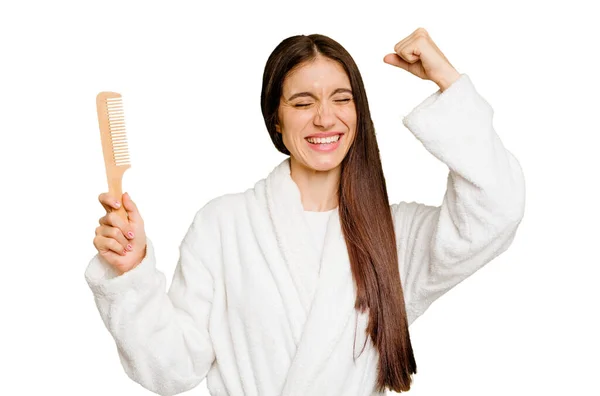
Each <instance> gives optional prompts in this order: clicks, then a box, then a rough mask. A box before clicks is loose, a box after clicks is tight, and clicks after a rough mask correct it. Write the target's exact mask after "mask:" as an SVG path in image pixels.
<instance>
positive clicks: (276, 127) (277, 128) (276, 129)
mask: <svg viewBox="0 0 600 396" xmlns="http://www.w3.org/2000/svg"><path fill="white" fill-rule="evenodd" d="M275 131H277V132H278V133H281V128H280V127H279V124H275Z"/></svg>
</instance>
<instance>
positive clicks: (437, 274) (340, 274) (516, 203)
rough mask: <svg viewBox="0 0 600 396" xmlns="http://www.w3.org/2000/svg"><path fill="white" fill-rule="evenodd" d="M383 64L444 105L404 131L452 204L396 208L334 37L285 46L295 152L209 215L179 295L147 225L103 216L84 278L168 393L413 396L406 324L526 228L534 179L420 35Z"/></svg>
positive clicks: (285, 145) (193, 231)
mask: <svg viewBox="0 0 600 396" xmlns="http://www.w3.org/2000/svg"><path fill="white" fill-rule="evenodd" d="M384 61H385V62H386V63H389V64H391V65H395V66H398V67H400V68H403V69H405V70H407V71H408V72H410V73H412V74H414V75H416V76H418V77H420V78H422V79H428V80H431V81H433V82H435V83H436V84H437V85H438V86H439V88H440V89H439V90H438V91H437V92H435V93H434V94H432V95H430V96H429V97H427V98H426V99H425V100H424V101H423V102H422V103H421V104H419V105H418V106H417V107H416V108H415V109H414V110H413V111H412V112H411V113H410V114H409V115H407V116H406V117H405V118H404V120H403V122H404V125H405V126H406V127H407V128H408V129H409V130H410V131H411V132H412V133H413V134H414V135H415V137H416V138H417V139H419V141H421V142H422V143H423V145H424V146H425V148H426V149H427V150H428V151H429V152H431V153H432V154H433V155H434V156H435V157H436V158H438V159H439V160H440V161H443V162H444V163H445V164H446V165H447V166H448V168H449V173H448V182H447V191H446V194H445V195H444V198H443V202H442V205H441V206H439V207H433V206H426V205H423V204H419V203H414V202H411V203H407V202H400V203H397V204H392V205H390V204H389V202H388V196H387V191H386V184H385V179H384V175H383V172H382V167H381V162H380V157H379V149H378V146H377V140H376V137H375V131H374V126H373V122H372V120H371V116H370V112H369V106H368V102H367V96H366V92H365V88H364V85H363V81H362V78H361V75H360V73H359V70H358V68H357V66H356V64H355V63H354V61H353V59H352V57H351V56H350V55H349V54H348V52H346V51H345V49H344V48H343V47H342V46H341V45H340V44H338V43H337V42H336V41H334V40H332V39H330V38H328V37H326V36H323V35H316V34H315V35H310V36H304V35H301V36H294V37H289V38H287V39H285V40H283V41H282V42H281V43H280V44H279V45H278V46H277V47H276V48H275V50H274V51H273V53H272V54H271V55H270V57H269V59H268V61H267V64H266V67H265V70H264V75H263V86H262V95H261V105H262V113H263V116H264V120H265V124H266V127H267V131H268V132H269V134H270V136H271V139H272V141H273V144H274V146H275V148H276V149H277V150H279V151H280V152H282V153H284V154H286V155H289V157H286V159H285V160H284V161H282V162H281V163H280V164H278V165H277V166H276V167H275V168H274V169H273V171H272V172H271V173H270V174H269V175H268V176H267V177H266V178H264V179H262V180H259V181H258V182H257V183H256V184H255V185H254V187H253V188H251V189H248V190H247V191H244V192H240V193H236V194H227V195H224V196H221V197H218V198H215V199H213V200H211V201H210V202H208V203H207V204H206V205H205V206H204V207H202V208H201V209H199V210H198V212H197V213H196V215H195V217H194V219H193V222H192V223H191V225H190V227H189V229H188V231H187V233H186V236H185V238H184V239H183V241H182V243H181V245H180V254H181V255H180V259H179V261H178V264H177V267H176V271H175V274H174V276H173V281H172V283H171V286H170V289H169V290H168V292H166V290H165V276H164V275H163V273H161V272H160V271H158V270H157V269H156V263H155V256H154V251H153V245H152V243H151V241H150V239H148V238H147V237H146V235H145V232H144V222H143V219H142V216H141V215H140V212H139V210H138V208H137V207H136V205H135V204H134V203H133V201H132V200H131V198H130V196H129V195H128V194H127V193H126V194H124V195H123V197H122V200H123V205H124V207H125V209H126V210H127V213H128V216H129V221H128V222H126V221H122V220H121V219H120V218H119V217H118V216H116V213H113V212H112V211H113V210H114V208H115V207H116V206H113V204H115V203H116V199H118V198H119V197H111V196H108V194H106V193H103V194H100V196H99V200H100V202H101V203H102V205H103V206H104V207H105V209H106V211H107V214H106V215H105V216H104V217H102V218H101V219H100V226H99V227H98V228H97V229H96V236H95V238H94V245H95V246H96V248H97V250H98V254H97V255H96V256H95V257H94V258H93V259H92V260H91V262H90V263H89V266H88V268H87V270H86V273H85V276H86V279H87V282H88V284H89V286H90V288H91V290H92V291H93V293H94V296H95V301H96V304H97V307H98V310H99V312H100V315H101V317H102V319H103V321H104V323H105V324H106V326H107V328H108V330H109V331H110V333H111V334H112V336H113V337H114V339H115V342H116V345H117V347H118V352H119V356H120V358H121V362H122V364H123V367H124V369H125V371H126V373H127V374H128V375H129V377H131V378H132V379H133V380H135V381H136V382H138V383H140V384H141V385H142V386H144V387H146V388H147V389H149V390H151V391H153V392H156V393H158V394H162V395H172V394H176V393H180V392H183V391H186V390H189V389H191V388H193V387H195V386H196V385H198V384H199V383H200V382H201V381H202V380H203V379H204V378H205V377H207V383H208V388H209V390H210V392H211V394H212V395H260V396H266V395H287V396H289V395H303V396H306V395H327V396H331V395H364V396H368V395H373V394H384V392H385V389H386V388H388V389H391V390H394V391H396V392H400V391H407V390H408V389H409V388H410V384H411V376H412V374H414V373H416V371H417V367H416V363H415V358H414V356H413V351H412V347H411V342H410V336H409V330H408V326H409V325H410V324H411V323H412V322H414V320H415V319H416V318H417V317H418V316H420V315H421V314H422V313H423V312H424V311H425V310H426V309H427V308H428V307H429V306H430V305H431V303H432V302H433V301H435V300H436V299H437V298H439V297H440V296H442V295H443V294H444V293H446V292H447V291H448V290H450V289H451V288H452V287H454V286H455V285H457V284H458V283H459V282H461V281H462V280H464V279H465V278H467V277H468V276H470V275H471V274H473V273H474V272H475V271H477V270H478V269H479V268H481V267H482V266H483V265H484V264H486V263H488V262H489V261H490V260H492V259H493V258H495V257H496V256H498V255H499V254H500V253H502V252H503V251H505V250H506V249H507V248H508V246H509V245H510V244H511V242H512V240H513V238H514V236H515V233H516V230H517V227H518V225H519V224H520V222H521V219H522V217H523V212H524V204H525V185H524V178H523V174H522V170H521V167H520V165H519V163H518V161H517V160H516V159H515V157H514V156H513V155H512V154H511V153H510V152H509V151H507V150H506V149H505V148H504V146H503V144H502V143H501V141H500V139H499V137H498V135H497V134H496V132H495V131H494V128H493V126H492V116H493V109H492V107H491V106H490V105H489V104H488V103H487V102H486V101H485V100H484V99H483V98H482V97H481V96H480V95H479V94H478V93H477V91H476V90H475V88H474V86H473V84H472V82H471V81H470V79H469V77H468V76H467V75H466V74H459V73H458V72H457V71H456V70H455V69H454V67H452V65H451V64H450V63H449V62H448V60H447V59H446V58H445V56H444V55H443V54H442V53H441V51H440V50H439V49H438V48H437V46H436V45H435V44H434V43H433V41H432V39H431V37H430V36H429V35H428V34H427V32H426V31H425V30H424V29H421V28H419V29H417V30H416V31H415V32H413V33H412V34H411V35H409V36H408V37H406V38H405V39H403V40H402V41H400V42H399V43H398V44H397V45H396V46H395V53H394V54H388V55H386V56H385V57H384Z"/></svg>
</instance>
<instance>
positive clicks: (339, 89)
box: [288, 88, 352, 101]
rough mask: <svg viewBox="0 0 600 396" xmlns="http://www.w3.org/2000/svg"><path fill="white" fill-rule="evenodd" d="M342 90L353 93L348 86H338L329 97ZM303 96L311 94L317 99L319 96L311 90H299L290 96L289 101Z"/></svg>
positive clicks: (310, 95)
mask: <svg viewBox="0 0 600 396" xmlns="http://www.w3.org/2000/svg"><path fill="white" fill-rule="evenodd" d="M340 92H347V93H349V94H352V90H350V89H348V88H338V89H336V90H335V91H333V92H332V93H331V95H329V97H332V96H333V95H335V94H338V93H340ZM302 96H309V97H311V98H314V99H317V97H316V96H315V95H313V94H312V93H311V92H298V93H295V94H293V95H292V96H290V97H289V98H288V101H291V100H293V99H296V98H299V97H302Z"/></svg>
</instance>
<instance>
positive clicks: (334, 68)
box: [276, 56, 356, 171]
mask: <svg viewBox="0 0 600 396" xmlns="http://www.w3.org/2000/svg"><path fill="white" fill-rule="evenodd" d="M278 116H279V124H278V125H277V126H276V130H277V132H279V133H281V134H282V135H283V143H284V144H285V147H287V149H288V150H289V151H290V155H291V157H292V159H293V160H295V161H297V162H298V163H299V164H301V165H303V166H304V167H306V168H308V169H312V170H317V171H329V170H332V169H334V168H336V167H338V166H339V165H340V164H341V162H342V160H343V159H344V157H345V156H346V153H347V152H348V150H349V149H350V146H351V144H352V142H353V141H354V136H355V134H356V109H355V107H354V99H353V96H352V89H351V87H350V80H349V79H348V76H347V75H346V72H345V71H344V69H343V68H342V66H341V65H339V64H338V63H337V62H336V61H333V60H331V59H329V58H325V57H323V56H318V57H317V58H316V59H315V60H314V61H312V62H309V63H306V64H304V65H302V66H300V67H299V68H298V69H296V70H295V71H293V72H292V73H291V74H289V75H288V76H287V77H286V79H285V81H284V82H283V92H282V97H281V100H280V104H279V109H278ZM319 136H321V137H319ZM311 137H314V138H311Z"/></svg>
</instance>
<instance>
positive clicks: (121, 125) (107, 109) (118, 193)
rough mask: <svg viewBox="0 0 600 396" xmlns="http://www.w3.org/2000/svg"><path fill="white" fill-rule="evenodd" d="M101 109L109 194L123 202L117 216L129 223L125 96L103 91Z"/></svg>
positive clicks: (100, 98) (103, 148) (101, 134)
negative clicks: (125, 184)
mask: <svg viewBox="0 0 600 396" xmlns="http://www.w3.org/2000/svg"><path fill="white" fill-rule="evenodd" d="M96 107H97V110H98V124H99V125H100V138H101V140H102V152H103V154H104V165H105V167H106V179H107V181H108V193H109V194H110V195H111V196H112V197H114V198H116V199H118V200H119V201H121V207H120V208H119V209H116V212H117V214H118V215H119V216H120V217H121V218H122V219H123V220H125V221H129V218H128V216H127V211H126V210H125V208H124V207H123V204H122V202H123V200H122V196H123V186H122V184H123V174H124V173H125V171H126V170H127V169H129V168H131V163H130V161H129V149H128V147H127V135H126V133H125V113H124V111H123V100H122V97H121V94H119V93H116V92H100V93H99V94H98V95H97V96H96Z"/></svg>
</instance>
